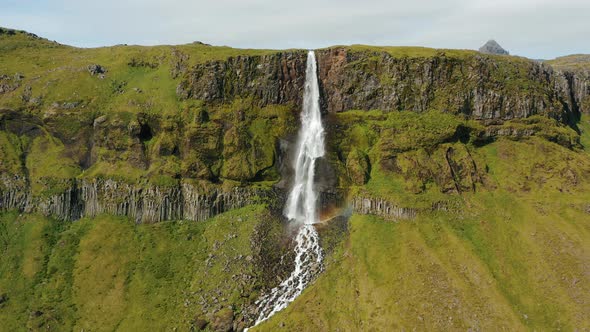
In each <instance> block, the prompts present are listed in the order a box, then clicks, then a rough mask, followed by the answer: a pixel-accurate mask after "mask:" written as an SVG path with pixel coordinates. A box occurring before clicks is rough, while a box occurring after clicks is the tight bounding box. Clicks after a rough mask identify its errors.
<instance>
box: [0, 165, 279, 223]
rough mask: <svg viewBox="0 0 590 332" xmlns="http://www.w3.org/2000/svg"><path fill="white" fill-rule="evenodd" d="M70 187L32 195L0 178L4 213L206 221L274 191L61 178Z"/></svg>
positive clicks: (23, 185) (24, 186)
mask: <svg viewBox="0 0 590 332" xmlns="http://www.w3.org/2000/svg"><path fill="white" fill-rule="evenodd" d="M63 182H64V183H63V184H62V185H63V186H64V187H65V188H66V189H65V190H64V191H62V192H61V193H56V194H53V195H50V196H47V197H45V196H43V197H36V196H33V195H32V194H31V192H30V188H28V186H27V184H26V181H23V179H22V178H21V177H16V178H15V177H10V176H8V174H6V175H2V176H0V211H4V210H10V209H16V210H20V211H24V212H27V213H32V212H36V213H40V214H43V215H46V216H53V217H55V218H57V219H61V220H77V219H80V218H81V217H91V218H92V217H95V216H97V215H99V214H103V213H107V214H111V215H117V216H128V217H130V218H132V219H134V220H135V221H136V222H138V223H154V222H159V221H165V220H183V219H184V220H193V221H203V220H206V219H208V218H210V217H212V216H215V215H217V214H220V213H222V212H226V211H229V210H232V209H237V208H240V207H244V206H247V205H251V204H255V203H257V202H260V200H261V199H264V197H266V198H267V199H268V200H269V201H272V200H274V198H272V197H274V196H275V195H276V193H274V191H273V190H272V189H266V190H265V189H257V188H249V187H235V188H233V189H222V188H218V187H215V186H212V187H210V188H206V189H204V188H199V187H197V186H194V185H192V184H189V183H183V182H180V183H179V184H178V185H177V186H173V187H158V186H154V185H141V184H129V183H124V182H117V181H114V180H111V179H93V180H82V179H69V180H63Z"/></svg>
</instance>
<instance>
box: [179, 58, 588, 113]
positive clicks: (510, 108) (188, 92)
mask: <svg viewBox="0 0 590 332" xmlns="http://www.w3.org/2000/svg"><path fill="white" fill-rule="evenodd" d="M317 58H318V68H319V69H318V70H319V79H320V84H321V91H322V98H323V107H324V109H325V110H326V111H328V112H342V111H346V110H351V109H360V110H371V109H380V110H386V111H387V110H411V111H416V112H423V111H426V110H429V109H438V110H442V111H445V112H450V113H454V114H465V115H466V116H468V117H470V118H472V119H477V120H508V119H514V118H525V117H529V116H531V115H534V114H542V115H547V116H549V117H552V118H555V119H557V120H559V121H561V122H563V123H568V124H573V123H574V121H575V120H576V118H577V113H576V112H577V110H578V109H580V105H579V103H580V102H581V96H582V95H583V94H584V92H582V91H579V92H577V91H573V90H572V89H576V90H583V87H581V85H580V84H579V83H578V84H577V85H574V86H572V84H571V82H572V79H573V78H572V77H570V76H568V75H567V74H563V73H561V72H556V71H554V70H553V69H552V68H551V67H550V66H547V65H543V64H541V63H537V62H534V61H528V60H525V59H519V58H499V57H494V56H487V55H482V54H478V53H475V52H464V53H461V54H458V55H457V54H454V53H453V54H448V55H447V54H446V53H445V51H437V52H433V53H432V54H429V55H427V56H416V57H408V56H396V55H394V54H391V53H388V52H386V51H377V50H371V49H367V50H352V49H350V48H339V47H336V48H329V49H323V50H319V51H317ZM304 70H305V66H304V54H303V53H301V52H285V53H277V54H274V55H266V56H254V57H236V58H230V59H228V60H226V61H216V62H212V63H207V64H201V65H197V66H195V67H194V68H193V69H192V70H190V71H189V72H188V73H187V74H186V76H185V78H184V79H183V81H182V82H181V84H180V85H179V86H178V90H177V92H178V95H179V96H180V97H181V98H195V99H201V100H206V101H209V102H228V101H231V100H234V99H236V98H244V97H246V96H249V97H252V98H255V99H256V100H258V102H259V103H260V104H261V105H265V104H271V103H293V104H299V103H300V100H301V88H302V84H303V81H302V79H301V77H303V76H304ZM573 80H575V79H573Z"/></svg>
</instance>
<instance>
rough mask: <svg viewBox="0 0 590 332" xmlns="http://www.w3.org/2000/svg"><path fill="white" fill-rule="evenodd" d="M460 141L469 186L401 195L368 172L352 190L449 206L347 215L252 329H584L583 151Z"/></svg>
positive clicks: (589, 193) (588, 168)
mask: <svg viewBox="0 0 590 332" xmlns="http://www.w3.org/2000/svg"><path fill="white" fill-rule="evenodd" d="M582 127H583V126H582ZM584 135H585V134H583V135H582V136H584ZM582 141H584V139H582ZM469 149H471V153H472V155H473V159H474V161H475V162H476V163H478V164H479V165H480V166H481V165H485V169H486V171H485V173H486V175H485V177H486V180H485V181H484V183H483V184H482V185H481V186H478V189H477V191H475V192H463V193H462V194H461V195H449V194H447V195H442V194H440V193H438V194H437V193H436V191H427V192H426V193H422V194H419V195H415V194H414V195H412V194H410V193H409V192H408V190H407V189H405V188H406V186H407V183H408V181H411V179H408V178H404V177H402V176H400V175H399V174H398V173H396V172H387V171H384V170H379V171H377V172H375V171H373V172H372V173H371V176H372V178H371V180H370V181H369V183H368V184H367V185H365V186H364V187H363V188H361V189H364V190H367V191H369V192H372V193H373V194H374V195H375V196H377V197H382V198H389V199H392V200H394V201H397V202H405V203H406V204H408V203H411V201H410V200H411V199H412V198H413V199H416V197H422V198H421V200H422V201H423V202H424V203H427V202H434V201H436V200H437V199H440V198H441V197H442V198H445V199H450V200H455V201H456V203H457V204H456V206H457V207H458V208H456V209H452V210H450V211H448V212H444V211H434V212H427V211H422V212H421V213H419V214H418V216H417V218H416V219H414V220H411V221H407V220H406V221H399V222H391V221H385V220H383V219H381V218H379V217H375V216H369V215H353V216H352V219H351V220H350V225H349V229H350V233H349V235H348V238H347V239H346V240H345V241H344V242H342V243H341V244H340V245H339V246H338V247H337V249H336V250H335V251H334V254H333V255H332V256H331V257H330V258H329V259H328V261H327V269H326V271H325V273H324V274H322V275H321V276H320V277H319V279H318V280H317V281H316V282H315V283H314V284H313V285H312V286H311V287H309V288H308V289H307V290H306V291H305V292H304V293H303V295H302V296H301V297H300V298H298V299H297V300H296V301H295V302H293V303H292V304H291V305H290V306H289V307H288V308H287V309H285V310H284V311H282V312H280V313H279V314H277V315H276V316H274V317H273V318H271V319H270V320H269V321H268V322H265V323H264V324H262V325H260V326H259V327H258V328H256V329H255V330H256V331H280V330H285V331H290V330H297V331H318V330H339V331H358V330H367V331H370V330H375V331H381V330H409V329H418V330H468V329H481V330H502V329H505V330H518V331H520V330H523V331H525V330H576V329H577V330H583V329H587V328H589V327H590V320H589V319H588V317H590V315H589V314H590V308H589V307H588V306H587V304H586V303H587V301H588V296H587V294H590V289H589V286H588V285H589V284H590V283H589V281H590V279H589V278H588V261H589V260H590V245H589V243H590V242H589V239H590V217H589V215H588V208H589V205H588V204H589V203H588V202H590V158H589V156H588V155H587V154H586V153H585V152H582V151H580V150H570V149H567V148H565V147H563V146H560V145H558V144H555V143H552V142H548V141H546V140H545V139H543V138H541V137H532V138H529V139H524V140H521V141H514V140H510V139H499V140H498V141H496V142H494V143H491V144H488V145H485V146H483V147H474V146H472V147H469ZM425 206H426V205H425Z"/></svg>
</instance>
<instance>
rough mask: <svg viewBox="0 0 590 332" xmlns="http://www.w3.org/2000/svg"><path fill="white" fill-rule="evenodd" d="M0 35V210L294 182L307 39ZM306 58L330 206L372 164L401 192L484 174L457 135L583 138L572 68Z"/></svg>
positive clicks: (198, 196)
mask: <svg viewBox="0 0 590 332" xmlns="http://www.w3.org/2000/svg"><path fill="white" fill-rule="evenodd" d="M0 45H2V47H3V48H4V49H5V51H6V52H5V55H4V57H3V58H2V60H1V62H0V129H1V130H0V154H1V155H2V160H1V162H0V171H1V174H2V181H3V183H2V184H1V185H0V196H2V198H1V199H0V201H1V202H2V205H1V206H0V208H1V209H12V208H17V209H19V210H20V211H27V212H39V213H42V214H45V215H52V216H56V217H58V218H61V219H68V220H74V219H77V218H80V217H81V216H93V215H96V214H99V213H103V212H106V213H113V214H117V215H127V216H130V217H131V218H133V219H135V220H136V221H138V222H155V221H161V220H170V219H179V218H184V219H190V220H202V219H204V218H206V217H208V216H211V215H214V214H216V213H218V212H222V211H225V210H227V209H229V208H234V207H240V206H243V205H247V204H251V203H252V202H253V201H254V200H255V198H256V199H258V198H261V197H266V198H268V197H271V198H269V199H268V200H267V201H268V202H271V201H273V200H275V201H276V200H277V198H276V197H278V196H276V195H274V194H272V195H267V193H273V192H275V193H280V191H281V190H282V188H285V186H286V185H288V183H289V179H290V176H291V175H290V173H291V169H290V164H291V162H292V161H291V157H292V156H291V155H292V146H293V143H294V142H293V140H294V136H295V133H296V131H297V128H298V126H299V125H298V118H299V111H300V104H301V98H302V97H301V96H302V89H303V84H304V77H305V72H304V71H305V51H301V50H287V51H273V50H237V49H231V48H227V47H213V46H208V45H204V44H190V45H179V46H157V47H138V46H116V47H112V48H105V49H76V48H72V47H68V46H64V45H60V44H57V43H52V42H48V41H46V40H44V39H40V38H38V37H36V36H32V35H30V34H27V33H24V32H18V31H15V32H14V33H11V34H8V33H4V34H2V35H0ZM35 54H39V57H40V59H42V61H41V60H36V58H35V57H36V55H35ZM317 58H318V68H319V81H320V82H319V83H320V90H321V98H322V107H323V111H324V112H325V114H326V115H325V117H324V118H325V125H326V128H327V135H328V144H329V147H328V150H329V153H328V155H327V157H326V158H325V159H323V160H321V161H320V162H319V166H318V167H319V173H321V174H322V176H321V179H322V181H320V183H319V184H318V185H319V187H320V190H321V191H322V192H323V195H324V196H325V197H332V198H329V199H326V200H325V201H324V204H325V205H326V206H328V205H333V204H336V205H338V202H337V201H342V200H343V199H344V198H343V197H344V196H345V195H355V193H356V192H357V191H361V192H362V191H366V189H367V188H362V187H363V186H365V185H366V184H367V183H371V179H372V178H374V177H376V176H380V175H379V174H374V172H381V171H382V172H384V174H391V175H392V176H393V175H395V176H398V175H399V176H404V177H406V178H408V179H413V180H412V181H413V182H411V183H407V185H406V187H405V189H406V190H407V192H408V193H410V195H417V194H420V193H423V192H425V191H428V190H430V189H428V188H430V186H431V185H434V186H435V187H436V189H435V191H438V192H441V193H446V194H456V193H462V192H465V191H473V190H476V188H477V187H478V186H480V185H483V186H490V183H487V182H486V180H485V179H486V176H485V171H483V170H485V169H486V167H487V166H486V164H485V163H482V162H480V161H477V160H476V159H477V158H475V157H473V156H474V155H475V154H476V153H475V152H476V151H474V150H473V148H472V147H470V146H468V145H465V144H474V145H476V146H482V145H486V144H489V143H490V142H493V141H495V140H497V139H499V138H501V137H508V138H511V139H514V140H521V139H526V138H529V137H531V136H538V137H542V138H543V139H546V140H549V141H552V142H556V143H558V144H560V145H562V146H564V147H567V148H569V149H578V148H580V146H581V143H580V138H579V135H578V133H576V132H575V131H574V130H571V129H570V127H571V128H573V129H575V130H577V123H578V119H579V117H580V112H583V111H586V110H587V107H588V105H587V104H588V102H589V100H590V99H589V97H588V96H589V95H590V91H589V89H590V87H589V84H588V76H584V73H583V72H572V71H557V70H553V69H552V67H551V66H548V65H546V64H541V63H537V62H533V61H529V60H526V59H522V58H517V57H506V56H493V55H483V54H479V53H477V52H472V51H458V50H434V49H426V48H409V47H369V46H348V47H344V46H337V47H331V48H327V49H322V50H318V51H317ZM21 60H22V61H21ZM33 63H37V64H38V65H36V66H32V65H31V64H33ZM354 110H356V111H354ZM371 110H374V111H371ZM410 165H413V166H410ZM437 169H438V170H439V171H438V172H437V171H436V170H437ZM488 182H489V181H488ZM362 195H363V194H362V193H361V196H362ZM401 196H403V195H401ZM272 197H274V198H272ZM279 200H280V199H279ZM396 200H397V201H399V200H400V199H396ZM401 200H402V201H403V199H401ZM271 203H272V202H271ZM398 203H399V202H398ZM406 203H408V202H406ZM424 204H425V206H429V204H430V203H427V202H424ZM410 205H413V203H412V204H410ZM419 205H420V204H419ZM408 207H409V206H408Z"/></svg>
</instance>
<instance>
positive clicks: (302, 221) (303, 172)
mask: <svg viewBox="0 0 590 332" xmlns="http://www.w3.org/2000/svg"><path fill="white" fill-rule="evenodd" d="M319 99H320V91H319V86H318V78H317V64H316V59H315V53H314V52H313V51H309V53H308V54H307V68H306V71H305V90H304V92H303V110H302V112H301V129H300V130H299V134H298V137H297V151H296V152H297V154H296V159H295V164H294V169H295V178H294V180H293V185H292V187H291V191H290V193H289V197H288V199H287V203H286V205H285V210H284V214H285V216H286V217H287V218H288V219H289V222H290V223H291V225H292V226H293V227H294V228H295V229H296V232H297V235H296V237H295V243H296V245H295V269H294V270H293V272H291V274H290V275H289V277H288V278H287V279H285V280H284V281H283V282H282V283H281V284H280V285H278V286H277V287H275V288H273V289H272V290H271V291H270V292H269V293H268V294H266V295H265V296H263V297H262V298H261V299H260V300H259V301H257V305H258V308H259V315H258V318H257V319H256V323H255V325H258V324H259V323H261V322H263V321H265V320H266V319H268V318H270V317H271V316H272V315H274V314H275V313H277V312H278V311H280V310H282V309H284V308H285V307H287V305H288V304H289V303H291V302H292V301H293V300H295V298H296V297H297V296H299V295H300V294H301V292H302V291H303V290H304V289H305V287H306V286H307V285H308V284H309V283H310V282H311V281H313V279H314V278H315V276H316V275H317V274H318V273H319V272H321V271H322V269H323V265H322V259H323V254H322V249H321V247H320V244H319V236H318V233H317V231H316V229H315V227H314V226H313V224H315V223H317V222H318V221H319V216H318V215H319V214H318V201H317V193H316V191H315V184H314V176H315V162H316V159H317V158H320V157H322V156H323V155H324V152H325V151H324V127H323V126H322V118H321V113H320V102H319Z"/></svg>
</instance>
